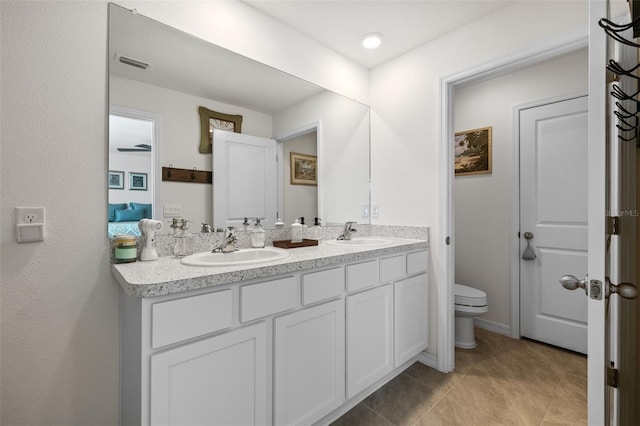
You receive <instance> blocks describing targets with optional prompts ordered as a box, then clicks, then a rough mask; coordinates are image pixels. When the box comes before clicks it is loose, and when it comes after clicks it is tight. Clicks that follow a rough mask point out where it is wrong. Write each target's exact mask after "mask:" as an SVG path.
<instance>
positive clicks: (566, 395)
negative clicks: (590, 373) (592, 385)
mask: <svg viewBox="0 0 640 426" xmlns="http://www.w3.org/2000/svg"><path fill="white" fill-rule="evenodd" d="M544 420H545V421H548V422H552V423H559V424H587V378H586V377H583V376H581V375H567V376H566V377H564V378H563V379H562V381H561V382H560V383H558V387H557V390H556V395H555V397H554V398H553V401H552V402H551V404H550V405H549V409H548V410H547V413H546V415H545V417H544Z"/></svg>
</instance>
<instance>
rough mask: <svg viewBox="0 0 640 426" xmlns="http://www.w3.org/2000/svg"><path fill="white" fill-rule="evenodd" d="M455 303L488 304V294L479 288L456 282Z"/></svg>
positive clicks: (465, 304) (466, 304) (467, 304)
mask: <svg viewBox="0 0 640 426" xmlns="http://www.w3.org/2000/svg"><path fill="white" fill-rule="evenodd" d="M454 294H455V304H456V305H464V306H487V294H486V293H485V292H484V291H481V290H478V289H477V288H473V287H467V286H466V285H462V284H454Z"/></svg>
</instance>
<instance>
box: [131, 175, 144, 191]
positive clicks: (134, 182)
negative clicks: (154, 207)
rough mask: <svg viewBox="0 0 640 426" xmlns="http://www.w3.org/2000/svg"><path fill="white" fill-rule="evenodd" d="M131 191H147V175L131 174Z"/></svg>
mask: <svg viewBox="0 0 640 426" xmlns="http://www.w3.org/2000/svg"><path fill="white" fill-rule="evenodd" d="M129 189H130V190H132V191H146V190H147V174H146V173H134V172H129Z"/></svg>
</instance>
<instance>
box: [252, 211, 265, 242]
mask: <svg viewBox="0 0 640 426" xmlns="http://www.w3.org/2000/svg"><path fill="white" fill-rule="evenodd" d="M261 222H262V219H260V218H256V225H255V226H254V228H253V231H251V247H253V248H264V245H265V240H266V232H264V229H262V223H261Z"/></svg>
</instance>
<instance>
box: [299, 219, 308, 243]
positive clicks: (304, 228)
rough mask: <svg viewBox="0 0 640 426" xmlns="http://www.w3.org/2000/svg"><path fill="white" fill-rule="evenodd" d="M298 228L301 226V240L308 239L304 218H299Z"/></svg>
mask: <svg viewBox="0 0 640 426" xmlns="http://www.w3.org/2000/svg"><path fill="white" fill-rule="evenodd" d="M299 219H300V226H302V239H303V240H304V239H305V238H307V237H308V235H307V234H308V233H309V227H308V226H307V225H306V224H305V223H304V216H300V218H299Z"/></svg>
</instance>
